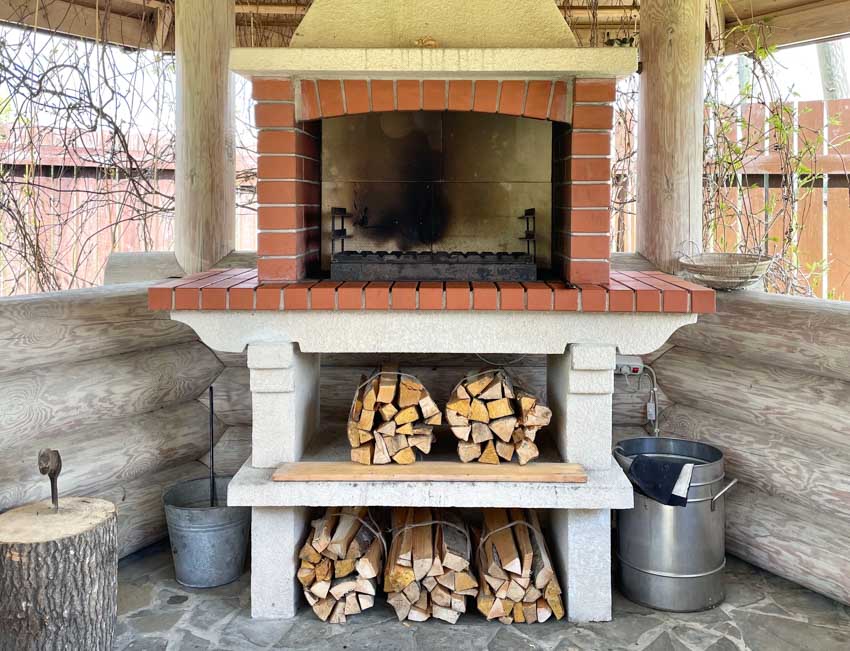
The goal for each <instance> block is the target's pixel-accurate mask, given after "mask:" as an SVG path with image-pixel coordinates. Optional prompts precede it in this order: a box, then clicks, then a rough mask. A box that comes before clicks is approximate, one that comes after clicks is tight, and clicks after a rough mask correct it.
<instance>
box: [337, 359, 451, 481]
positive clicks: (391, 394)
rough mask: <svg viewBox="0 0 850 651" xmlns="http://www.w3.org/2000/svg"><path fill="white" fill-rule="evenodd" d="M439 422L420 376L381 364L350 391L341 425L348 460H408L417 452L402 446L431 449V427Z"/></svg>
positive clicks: (440, 416) (424, 451)
mask: <svg viewBox="0 0 850 651" xmlns="http://www.w3.org/2000/svg"><path fill="white" fill-rule="evenodd" d="M442 422H443V414H442V412H441V411H440V409H439V408H438V407H437V404H436V403H435V402H434V400H433V398H431V396H430V394H429V393H428V391H427V390H426V389H425V387H424V386H423V385H422V383H421V382H419V380H417V379H416V378H414V377H412V376H409V375H404V374H400V373H399V372H398V371H397V367H395V366H390V367H384V368H382V369H381V370H380V371H379V372H377V373H375V375H373V376H372V377H371V378H369V379H368V380H363V381H362V382H361V383H360V384H359V385H358V389H357V392H356V394H355V396H354V401H353V402H352V405H351V411H350V412H349V415H348V425H347V430H346V431H347V435H348V442H349V445H350V446H351V448H352V451H351V460H352V461H354V462H355V463H360V464H363V465H370V464H386V463H391V462H393V461H394V462H396V463H401V464H410V463H413V462H415V461H416V456H417V453H416V452H414V451H413V450H409V451H408V452H403V450H405V449H408V448H411V447H415V448H416V450H418V452H419V453H421V454H428V453H430V451H431V446H432V444H433V441H434V434H433V427H434V426H435V425H441V424H442ZM408 438H410V439H413V440H412V441H410V440H408Z"/></svg>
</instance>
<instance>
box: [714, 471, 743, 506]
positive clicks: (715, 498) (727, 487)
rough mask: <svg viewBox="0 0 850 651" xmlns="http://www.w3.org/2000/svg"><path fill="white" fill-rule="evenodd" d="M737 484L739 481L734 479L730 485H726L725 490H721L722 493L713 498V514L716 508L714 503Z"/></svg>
mask: <svg viewBox="0 0 850 651" xmlns="http://www.w3.org/2000/svg"><path fill="white" fill-rule="evenodd" d="M737 483H738V480H737V479H733V480H732V481H730V482H729V483H728V484H726V485H725V486H724V487H723V488H721V489H720V492H719V493H717V495H715V496H714V497H712V498H711V510H712V512H713V511H714V508H715V506H714V503H715V502H716V501H717V500H718V499H719V498H720V497H721V496H722V495H723V493H725V492H726V491H728V490H729V489H730V488H732V487H733V486H734V485H735V484H737Z"/></svg>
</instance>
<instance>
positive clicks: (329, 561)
mask: <svg viewBox="0 0 850 651" xmlns="http://www.w3.org/2000/svg"><path fill="white" fill-rule="evenodd" d="M370 520H371V519H370V517H369V515H368V509H367V508H366V507H365V506H357V507H345V508H339V507H332V508H329V509H327V510H326V511H325V513H324V515H323V516H322V517H320V518H318V519H316V520H313V522H312V529H311V531H310V533H309V534H308V535H307V540H306V541H304V545H303V546H302V547H301V551H300V552H299V553H298V558H299V559H301V567H300V568H299V570H298V581H299V582H300V583H301V585H302V586H303V587H304V596H305V597H306V598H307V602H308V603H309V604H310V606H311V607H312V608H313V612H314V613H316V615H317V616H318V617H319V619H321V620H322V621H323V622H324V621H327V622H330V623H332V624H344V623H345V619H346V617H348V616H349V615H356V614H358V613H360V612H362V611H364V610H366V609H367V608H371V607H372V606H373V605H374V604H375V593H376V592H377V583H378V580H377V577H378V576H379V575H380V573H381V569H382V559H383V556H384V551H385V550H384V541H383V538H382V537H381V535H380V529H379V528H378V527H377V526H375V525H374V523H371V524H365V523H367V522H370Z"/></svg>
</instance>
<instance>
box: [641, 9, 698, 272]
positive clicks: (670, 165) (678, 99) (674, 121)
mask: <svg viewBox="0 0 850 651" xmlns="http://www.w3.org/2000/svg"><path fill="white" fill-rule="evenodd" d="M640 21H641V29H640V43H641V56H642V59H643V61H642V65H643V70H642V72H641V79H640V112H639V114H638V115H639V118H638V120H639V123H638V133H639V137H638V138H639V139H638V142H640V147H639V150H638V178H639V179H640V187H639V190H638V215H639V217H638V252H639V253H641V254H643V255H644V256H645V257H647V258H648V259H649V260H651V261H652V262H653V263H655V265H656V266H657V267H658V268H660V269H662V270H663V271H667V272H674V271H676V269H677V260H678V258H679V257H680V256H681V255H682V254H684V253H696V252H697V250H696V249H694V247H693V246H692V245H691V244H690V243H691V242H693V243H694V244H696V246H697V247H699V249H700V250H701V247H702V168H703V155H702V140H703V110H702V106H703V64H704V61H705V0H645V1H644V2H641V7H640Z"/></svg>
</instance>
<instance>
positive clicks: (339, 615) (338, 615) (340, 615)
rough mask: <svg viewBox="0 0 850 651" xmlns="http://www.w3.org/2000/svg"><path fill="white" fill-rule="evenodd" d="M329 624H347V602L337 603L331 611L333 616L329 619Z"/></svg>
mask: <svg viewBox="0 0 850 651" xmlns="http://www.w3.org/2000/svg"><path fill="white" fill-rule="evenodd" d="M328 622H330V623H331V624H345V601H344V600H343V601H337V602H336V604H334V608H333V610H332V611H331V616H330V617H328Z"/></svg>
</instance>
